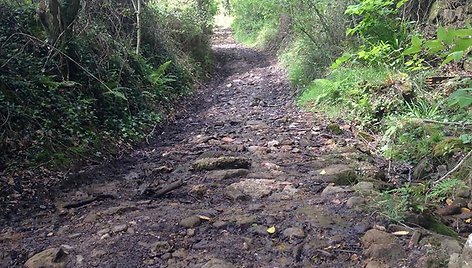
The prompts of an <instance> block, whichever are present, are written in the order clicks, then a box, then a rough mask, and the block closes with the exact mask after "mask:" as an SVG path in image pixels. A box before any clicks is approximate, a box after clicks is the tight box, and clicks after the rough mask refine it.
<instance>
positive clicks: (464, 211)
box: [461, 208, 470, 213]
mask: <svg viewBox="0 0 472 268" xmlns="http://www.w3.org/2000/svg"><path fill="white" fill-rule="evenodd" d="M461 212H462V213H470V209H468V208H461Z"/></svg>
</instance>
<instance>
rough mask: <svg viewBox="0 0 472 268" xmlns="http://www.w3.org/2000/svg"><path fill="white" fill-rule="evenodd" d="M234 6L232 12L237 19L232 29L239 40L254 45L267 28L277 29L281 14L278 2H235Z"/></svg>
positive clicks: (243, 0) (265, 0)
mask: <svg viewBox="0 0 472 268" xmlns="http://www.w3.org/2000/svg"><path fill="white" fill-rule="evenodd" d="M232 4H233V6H232V7H233V10H232V11H233V14H234V16H235V17H236V19H235V20H234V22H233V25H232V27H233V28H234V30H235V32H236V38H237V39H238V40H243V41H245V42H249V43H254V42H255V41H256V40H257V38H258V36H259V34H260V33H261V31H263V30H264V29H265V28H266V29H267V28H276V27H277V26H276V25H277V21H278V14H279V13H278V9H279V6H278V4H277V1H272V0H261V1H253V0H234V1H233V2H232ZM266 31H267V30H266Z"/></svg>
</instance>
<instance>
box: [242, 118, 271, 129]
mask: <svg viewBox="0 0 472 268" xmlns="http://www.w3.org/2000/svg"><path fill="white" fill-rule="evenodd" d="M246 126H247V127H248V128H250V129H252V130H265V129H268V128H269V125H267V124H266V123H264V122H263V121H260V120H248V121H247V122H246Z"/></svg>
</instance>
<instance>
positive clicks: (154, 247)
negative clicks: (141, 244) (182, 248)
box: [150, 241, 173, 256]
mask: <svg viewBox="0 0 472 268" xmlns="http://www.w3.org/2000/svg"><path fill="white" fill-rule="evenodd" d="M172 248H173V247H172V245H171V244H170V243H169V242H167V241H157V242H154V243H152V244H151V245H150V250H151V251H150V254H151V255H152V256H159V255H162V254H165V253H168V252H170V251H171V250H172Z"/></svg>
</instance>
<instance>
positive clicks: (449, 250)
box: [441, 237, 462, 256]
mask: <svg viewBox="0 0 472 268" xmlns="http://www.w3.org/2000/svg"><path fill="white" fill-rule="evenodd" d="M441 250H443V251H444V252H445V253H446V254H447V255H448V256H450V255H452V254H454V253H461V251H462V246H461V244H460V243H459V241H457V240H456V239H453V238H448V237H444V238H443V239H441Z"/></svg>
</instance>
